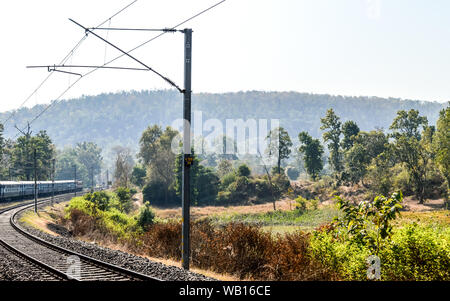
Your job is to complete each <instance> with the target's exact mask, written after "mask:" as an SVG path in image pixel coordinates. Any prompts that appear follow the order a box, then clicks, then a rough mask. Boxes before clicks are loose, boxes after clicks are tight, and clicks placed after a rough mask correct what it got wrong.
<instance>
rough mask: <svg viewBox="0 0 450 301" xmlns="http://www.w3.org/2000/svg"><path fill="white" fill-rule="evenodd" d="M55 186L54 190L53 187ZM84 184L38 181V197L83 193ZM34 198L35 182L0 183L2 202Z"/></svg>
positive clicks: (0, 199) (70, 181)
mask: <svg viewBox="0 0 450 301" xmlns="http://www.w3.org/2000/svg"><path fill="white" fill-rule="evenodd" d="M53 184H54V188H53V189H54V190H53V189H52V185H53ZM82 189H83V182H81V181H74V180H69V181H54V182H52V181H37V192H38V196H45V195H51V194H52V191H54V193H55V194H61V193H67V192H74V191H81V190H82ZM32 197H34V181H23V182H11V181H0V202H2V201H7V200H13V199H23V198H32Z"/></svg>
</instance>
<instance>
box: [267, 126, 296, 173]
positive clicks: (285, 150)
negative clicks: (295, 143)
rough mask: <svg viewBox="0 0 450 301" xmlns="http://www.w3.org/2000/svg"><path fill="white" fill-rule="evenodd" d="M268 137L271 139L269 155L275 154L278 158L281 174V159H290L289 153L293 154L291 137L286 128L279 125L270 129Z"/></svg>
mask: <svg viewBox="0 0 450 301" xmlns="http://www.w3.org/2000/svg"><path fill="white" fill-rule="evenodd" d="M266 139H268V140H269V145H268V151H269V156H275V157H276V158H277V168H278V174H280V173H281V161H282V160H284V159H288V158H289V155H290V154H291V147H292V141H291V138H290V137H289V134H288V132H287V131H286V130H285V129H284V128H282V127H278V128H276V129H274V130H272V131H270V132H269V134H268V135H267V138H266Z"/></svg>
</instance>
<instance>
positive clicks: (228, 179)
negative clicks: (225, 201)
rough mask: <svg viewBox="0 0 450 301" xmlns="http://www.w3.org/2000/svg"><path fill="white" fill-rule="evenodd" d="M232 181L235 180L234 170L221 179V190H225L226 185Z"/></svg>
mask: <svg viewBox="0 0 450 301" xmlns="http://www.w3.org/2000/svg"><path fill="white" fill-rule="evenodd" d="M234 181H236V174H235V173H234V172H231V173H229V174H227V175H225V176H224V177H223V178H222V180H221V186H222V190H227V189H228V186H230V184H231V183H233V182H234Z"/></svg>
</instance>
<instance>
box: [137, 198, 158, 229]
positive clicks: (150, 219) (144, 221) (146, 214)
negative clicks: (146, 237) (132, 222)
mask: <svg viewBox="0 0 450 301" xmlns="http://www.w3.org/2000/svg"><path fill="white" fill-rule="evenodd" d="M154 221H155V213H154V212H153V210H152V209H151V208H150V203H149V202H145V203H144V206H143V207H142V208H141V210H140V212H139V215H138V217H137V224H138V225H139V226H140V227H141V228H142V229H144V230H146V229H147V228H148V227H149V226H151V225H152V224H153V223H154Z"/></svg>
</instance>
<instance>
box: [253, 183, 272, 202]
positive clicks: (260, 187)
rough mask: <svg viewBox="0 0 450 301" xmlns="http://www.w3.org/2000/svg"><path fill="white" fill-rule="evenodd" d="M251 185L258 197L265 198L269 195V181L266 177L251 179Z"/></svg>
mask: <svg viewBox="0 0 450 301" xmlns="http://www.w3.org/2000/svg"><path fill="white" fill-rule="evenodd" d="M253 186H254V187H255V194H256V196H257V197H258V198H261V199H265V198H268V197H271V191H270V185H269V181H268V180H266V179H255V180H253Z"/></svg>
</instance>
